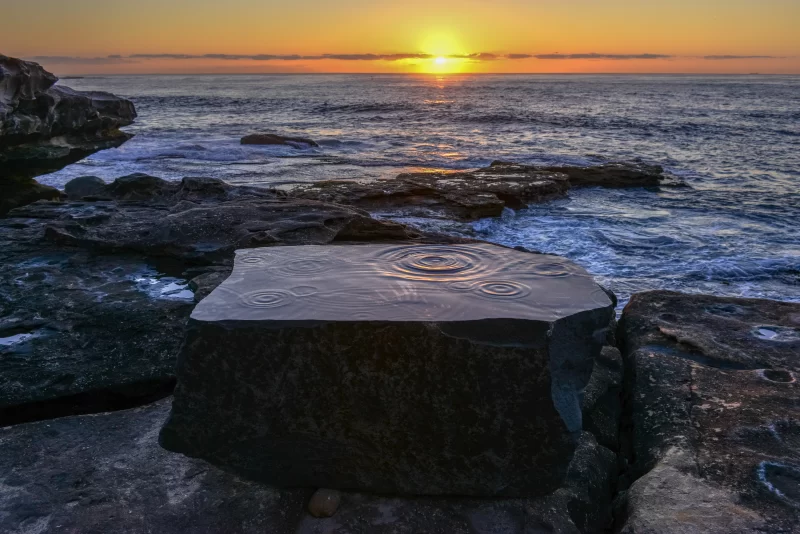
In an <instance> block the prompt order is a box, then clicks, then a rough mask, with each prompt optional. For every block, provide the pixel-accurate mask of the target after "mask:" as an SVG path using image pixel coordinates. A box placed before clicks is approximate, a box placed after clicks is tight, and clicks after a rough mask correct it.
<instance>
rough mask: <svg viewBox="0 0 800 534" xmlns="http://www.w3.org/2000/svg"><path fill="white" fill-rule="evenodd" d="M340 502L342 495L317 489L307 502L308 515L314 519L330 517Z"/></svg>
mask: <svg viewBox="0 0 800 534" xmlns="http://www.w3.org/2000/svg"><path fill="white" fill-rule="evenodd" d="M341 502H342V493H341V492H339V491H336V490H330V489H318V490H317V491H315V492H314V495H312V496H311V500H309V501H308V513H310V514H311V515H313V516H314V517H332V516H333V515H334V514H335V513H336V510H338V509H339V504H341Z"/></svg>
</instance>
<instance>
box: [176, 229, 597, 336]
mask: <svg viewBox="0 0 800 534" xmlns="http://www.w3.org/2000/svg"><path fill="white" fill-rule="evenodd" d="M610 303H611V301H610V300H609V298H608V296H607V295H606V294H605V293H604V292H603V290H602V289H600V288H599V287H598V286H597V284H595V282H594V281H593V280H592V278H591V277H590V276H589V275H588V274H587V273H586V271H585V270H583V269H582V268H580V267H578V266H577V265H575V264H574V263H572V262H570V261H569V260H567V259H565V258H561V257H559V256H551V255H546V254H530V253H526V252H521V251H518V250H514V249H509V248H503V247H498V246H494V245H489V244H456V245H394V246H393V245H362V246H358V245H356V246H332V247H331V246H301V247H272V248H258V249H247V250H239V251H237V253H236V263H235V267H234V271H233V274H232V275H231V276H230V278H228V280H227V281H225V282H224V283H223V284H222V285H221V286H219V287H218V288H217V289H216V290H215V291H214V292H213V293H212V294H211V295H210V296H208V297H207V298H206V299H204V300H203V302H201V303H200V305H198V306H197V308H196V309H195V311H194V313H193V314H192V318H193V319H195V320H198V321H476V320H483V319H525V320H542V321H551V320H556V319H558V318H560V317H566V316H569V315H573V314H576V313H580V312H583V311H586V310H591V309H596V308H601V307H607V306H609V305H610Z"/></svg>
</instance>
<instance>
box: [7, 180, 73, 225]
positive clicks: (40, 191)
mask: <svg viewBox="0 0 800 534" xmlns="http://www.w3.org/2000/svg"><path fill="white" fill-rule="evenodd" d="M0 188H2V197H0V217H2V216H4V215H6V214H7V213H8V212H9V211H11V210H12V209H14V208H16V207H18V206H25V205H28V204H31V203H33V202H36V201H37V200H59V199H60V198H61V196H62V195H61V191H59V190H58V189H56V188H55V187H50V186H47V185H42V184H40V183H39V182H37V181H36V180H33V179H30V178H19V177H13V178H11V177H8V178H5V179H3V181H2V183H0Z"/></svg>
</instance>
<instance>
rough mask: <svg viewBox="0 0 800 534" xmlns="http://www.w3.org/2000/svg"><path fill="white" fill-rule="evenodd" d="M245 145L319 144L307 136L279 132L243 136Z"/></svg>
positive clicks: (292, 145) (303, 145) (306, 145)
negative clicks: (290, 135)
mask: <svg viewBox="0 0 800 534" xmlns="http://www.w3.org/2000/svg"><path fill="white" fill-rule="evenodd" d="M241 143H242V144H243V145H286V146H291V147H293V148H308V147H310V146H319V145H318V144H317V142H316V141H314V140H312V139H308V138H305V137H289V136H285V135H277V134H250V135H245V136H244V137H242V141H241Z"/></svg>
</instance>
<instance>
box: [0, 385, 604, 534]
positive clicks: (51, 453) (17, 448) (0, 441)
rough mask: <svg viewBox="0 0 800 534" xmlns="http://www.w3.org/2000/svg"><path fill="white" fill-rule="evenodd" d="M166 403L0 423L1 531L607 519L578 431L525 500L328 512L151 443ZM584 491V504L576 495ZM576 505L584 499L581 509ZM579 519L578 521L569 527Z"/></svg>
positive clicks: (421, 501)
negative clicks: (564, 458)
mask: <svg viewBox="0 0 800 534" xmlns="http://www.w3.org/2000/svg"><path fill="white" fill-rule="evenodd" d="M169 407H170V405H169V401H168V400H164V401H159V402H156V403H154V404H150V405H148V406H144V407H140V408H136V409H129V410H124V411H118V412H113V413H105V414H96V415H91V416H86V415H84V416H72V417H64V418H60V419H54V420H51V421H41V422H34V423H28V424H20V425H15V426H12V427H6V428H0V448H2V451H3V454H0V483H2V484H3V486H2V487H3V491H2V492H0V531H2V532H7V533H9V534H22V533H25V532H37V533H39V534H51V533H57V532H80V533H81V534H105V533H108V532H115V533H120V534H139V533H141V532H158V533H163V534H179V533H185V532H191V533H199V534H217V533H222V532H225V533H228V532H230V533H237V534H250V533H252V534H263V533H269V534H286V533H289V532H294V533H297V534H319V533H320V532H332V533H369V534H416V533H419V532H426V533H437V534H497V533H498V532H502V533H504V534H530V533H531V532H562V533H568V534H572V533H580V532H586V533H601V532H605V531H606V529H607V527H608V521H609V520H610V517H609V516H608V514H609V511H610V508H609V506H608V499H609V498H610V492H609V484H610V481H611V478H610V477H611V476H612V474H613V472H614V461H613V460H614V457H613V454H611V453H610V452H609V451H607V450H606V449H604V448H603V447H599V446H598V445H597V444H596V442H594V440H593V439H592V437H591V436H590V435H589V434H588V433H583V434H582V435H581V437H580V440H579V444H578V447H577V449H576V452H575V456H574V458H573V461H572V463H571V464H570V468H569V470H568V473H567V478H566V481H565V483H564V485H563V486H562V487H560V488H559V489H558V490H556V491H555V492H554V493H553V494H551V495H547V496H544V497H540V498H535V499H491V500H487V499H454V498H449V499H443V498H420V497H416V498H402V497H391V496H379V495H371V494H365V493H342V494H341V499H340V504H339V507H338V510H337V512H336V514H335V515H334V516H333V517H329V518H316V517H314V516H312V515H311V514H310V513H308V512H307V511H306V503H307V502H309V497H311V495H312V493H313V489H311V488H309V489H277V488H273V487H269V486H266V485H263V484H258V483H254V482H249V481H246V480H243V479H241V478H239V477H237V476H235V475H233V474H230V473H228V472H226V471H223V470H220V469H217V468H216V467H214V466H212V465H210V464H207V463H205V462H203V461H201V460H195V459H191V458H187V457H185V456H183V455H180V454H173V453H170V452H168V451H166V450H164V449H162V448H160V447H159V446H158V442H157V434H158V429H159V428H160V426H161V425H162V424H163V422H164V419H165V418H166V417H167V415H168V413H169ZM587 499H588V501H587ZM587 502H592V503H595V504H593V506H590V507H588V508H587V507H586V503H587ZM579 525H580V527H579Z"/></svg>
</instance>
